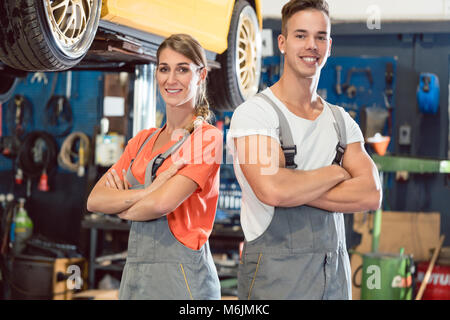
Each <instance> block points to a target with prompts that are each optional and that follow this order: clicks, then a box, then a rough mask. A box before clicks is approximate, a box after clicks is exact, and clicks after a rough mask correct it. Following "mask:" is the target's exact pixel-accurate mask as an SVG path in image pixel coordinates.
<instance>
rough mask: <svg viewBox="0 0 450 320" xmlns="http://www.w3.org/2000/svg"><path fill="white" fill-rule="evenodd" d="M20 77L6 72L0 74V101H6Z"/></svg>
mask: <svg viewBox="0 0 450 320" xmlns="http://www.w3.org/2000/svg"><path fill="white" fill-rule="evenodd" d="M19 81H20V78H16V77H14V76H10V75H8V74H0V103H4V102H5V101H8V100H9V99H10V98H11V97H12V95H13V93H14V90H15V89H16V86H17V84H18V83H19Z"/></svg>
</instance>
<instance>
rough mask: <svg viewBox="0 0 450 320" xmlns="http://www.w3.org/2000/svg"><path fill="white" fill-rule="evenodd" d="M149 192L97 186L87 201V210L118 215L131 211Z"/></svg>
mask: <svg viewBox="0 0 450 320" xmlns="http://www.w3.org/2000/svg"><path fill="white" fill-rule="evenodd" d="M147 194H148V190H145V189H140V190H119V189H113V188H109V187H106V186H101V185H97V186H95V188H94V189H93V190H92V192H91V194H90V195H89V198H88V201H87V209H88V211H91V212H102V213H106V214H117V213H120V212H123V211H125V210H127V209H129V208H130V207H131V206H133V205H134V204H135V203H136V202H138V201H139V200H141V199H142V198H144V197H145V196H146V195H147Z"/></svg>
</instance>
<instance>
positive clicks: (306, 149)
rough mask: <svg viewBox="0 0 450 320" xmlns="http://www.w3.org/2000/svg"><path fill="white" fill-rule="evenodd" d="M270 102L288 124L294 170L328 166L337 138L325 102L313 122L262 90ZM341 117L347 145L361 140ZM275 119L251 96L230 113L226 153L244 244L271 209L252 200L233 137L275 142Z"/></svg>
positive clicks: (258, 232) (270, 109)
mask: <svg viewBox="0 0 450 320" xmlns="http://www.w3.org/2000/svg"><path fill="white" fill-rule="evenodd" d="M263 93H264V94H266V95H267V96H268V97H269V98H270V99H271V100H272V101H274V102H275V103H276V104H277V105H278V107H279V108H280V110H281V111H282V112H283V114H284V115H285V116H286V119H287V121H288V123H289V126H290V130H291V132H292V137H293V139H294V143H295V144H296V146H297V155H296V156H295V163H296V164H297V170H314V169H318V168H321V167H325V166H329V165H331V163H332V161H333V159H334V157H335V156H336V145H337V143H338V136H337V133H336V129H335V128H334V124H333V122H335V120H334V117H333V113H332V111H331V110H330V107H329V106H328V105H327V103H326V102H325V100H323V99H322V102H323V103H324V105H325V107H324V109H323V111H322V113H321V114H320V115H319V116H318V117H317V118H316V119H315V120H314V121H312V120H307V119H304V118H301V117H299V116H297V115H295V114H294V113H292V112H291V111H289V109H288V108H287V107H286V106H285V105H284V104H283V103H282V102H281V101H280V100H279V99H278V98H277V97H276V96H275V95H274V94H273V92H272V91H271V90H270V88H267V89H265V90H264V91H263ZM340 111H341V112H342V114H343V117H344V121H345V125H346V129H347V131H346V133H347V144H350V143H354V142H358V141H364V138H363V135H362V132H361V130H360V128H359V126H358V124H357V123H356V122H355V121H354V120H353V119H352V118H351V117H350V115H349V114H348V113H347V112H346V111H345V110H344V109H343V108H340ZM278 122H279V121H278V116H277V114H276V111H275V110H274V109H273V107H272V106H271V105H269V104H268V103H267V102H266V101H264V100H263V99H262V98H259V97H253V98H251V99H249V100H247V101H246V102H244V103H243V104H241V105H240V106H239V107H238V108H236V110H235V111H234V113H233V117H232V119H231V124H230V130H229V132H228V134H227V146H228V151H229V152H231V153H232V154H233V166H234V171H235V174H236V178H237V180H238V182H239V185H240V186H241V190H242V203H241V225H242V229H243V231H244V235H245V238H246V239H247V241H251V240H253V239H255V238H257V237H258V236H259V235H261V234H262V233H263V232H264V231H265V230H266V228H267V227H268V226H269V224H270V221H271V220H272V217H273V213H274V207H272V206H268V205H266V204H264V203H262V202H261V201H259V199H258V198H257V197H256V195H255V194H254V192H253V190H252V188H251V187H250V185H249V184H248V182H247V180H246V179H245V176H244V174H243V173H242V170H241V167H240V166H239V163H238V157H236V156H234V151H235V149H234V141H233V139H234V138H238V137H244V136H250V135H265V136H270V137H273V138H274V139H276V140H277V141H278V142H279V132H278V131H279V130H278V126H279V124H278Z"/></svg>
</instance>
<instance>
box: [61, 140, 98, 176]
mask: <svg viewBox="0 0 450 320" xmlns="http://www.w3.org/2000/svg"><path fill="white" fill-rule="evenodd" d="M77 141H79V147H78V151H74V150H75V149H76V144H77ZM89 153H90V140H89V137H88V136H87V135H86V134H84V133H83V132H73V133H71V134H70V135H69V136H68V137H67V138H66V139H65V140H64V142H63V144H62V146H61V150H60V151H59V155H58V164H59V165H60V166H61V167H62V168H65V169H67V170H69V171H72V172H77V174H78V176H79V177H82V176H83V175H84V171H85V169H84V166H85V165H86V164H87V163H88V159H89Z"/></svg>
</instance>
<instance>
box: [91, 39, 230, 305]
mask: <svg viewBox="0 0 450 320" xmlns="http://www.w3.org/2000/svg"><path fill="white" fill-rule="evenodd" d="M206 64H207V61H206V57H205V52H204V50H203V48H202V47H201V46H200V44H199V43H198V41H196V40H195V39H194V38H192V37H191V36H189V35H185V34H175V35H172V36H170V37H169V38H167V39H165V40H164V41H163V43H162V44H161V45H160V47H159V49H158V51H157V71H156V81H157V83H158V87H159V90H160V93H161V96H162V98H163V99H164V102H165V105H166V124H165V125H164V126H163V127H162V128H157V129H155V128H152V129H145V130H142V131H140V132H139V133H138V134H137V135H136V136H135V137H133V139H131V140H130V141H129V142H128V145H127V147H126V149H125V151H124V152H123V154H122V156H121V158H120V159H119V160H118V161H117V163H115V164H114V165H113V166H112V168H111V169H110V170H109V171H108V172H107V173H106V174H105V175H104V176H103V177H102V178H101V179H100V180H99V181H98V182H97V184H96V185H95V187H94V189H93V190H92V192H91V194H90V196H89V199H88V210H89V211H97V212H103V213H105V214H118V216H119V217H121V218H123V219H126V220H131V221H132V224H131V230H130V235H129V241H128V252H127V253H128V254H127V261H126V265H125V268H124V270H123V274H122V281H121V283H120V290H119V299H220V283H219V278H218V276H217V271H216V268H215V265H214V262H213V259H212V256H211V252H210V248H209V243H208V237H209V235H210V233H211V231H212V226H213V223H214V217H215V210H216V206H217V200H218V194H219V188H218V187H219V167H220V160H221V152H219V151H221V150H222V140H223V137H222V133H221V131H220V130H219V129H217V128H215V127H214V126H212V125H211V124H209V123H207V122H206V121H205V120H207V119H208V118H209V116H210V111H209V108H208V104H207V101H206V99H205V81H206V74H207V70H206ZM177 132H178V133H181V134H180V135H178V134H177ZM205 136H208V138H209V139H207V140H205ZM194 146H195V148H197V149H195V150H200V151H201V152H194V149H193V148H194ZM199 147H201V149H198V148H199ZM206 148H208V150H215V154H212V153H206V151H205V150H206ZM178 158H181V160H184V163H182V162H180V161H179V160H178Z"/></svg>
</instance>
